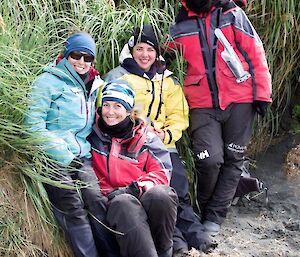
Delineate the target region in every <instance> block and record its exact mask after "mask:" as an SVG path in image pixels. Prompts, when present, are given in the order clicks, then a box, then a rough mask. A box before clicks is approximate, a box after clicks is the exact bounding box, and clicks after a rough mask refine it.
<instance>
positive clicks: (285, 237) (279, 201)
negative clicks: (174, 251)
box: [193, 133, 300, 257]
mask: <svg viewBox="0 0 300 257" xmlns="http://www.w3.org/2000/svg"><path fill="white" fill-rule="evenodd" d="M296 146H299V148H294V150H295V149H296V150H297V149H298V150H297V151H294V153H295V154H294V155H293V156H292V160H293V163H292V165H291V166H290V167H292V169H291V171H290V174H287V173H286V171H285V167H286V158H287V154H288V152H290V151H291V149H292V148H293V147H296ZM299 150H300V134H299V133H298V134H296V135H287V136H284V137H283V138H282V139H281V140H280V141H279V142H277V143H276V144H274V145H272V146H270V148H269V149H268V150H267V152H266V153H265V154H263V155H261V156H260V157H259V158H257V159H256V166H257V168H256V170H252V171H251V173H252V174H253V175H254V176H257V177H258V178H260V179H262V180H263V181H265V183H267V184H268V186H269V193H268V195H269V203H268V205H267V204H266V202H265V196H264V195H263V194H261V195H259V196H257V197H255V198H254V199H252V200H251V201H248V200H247V199H243V201H239V202H238V204H237V205H236V206H232V207H231V209H230V212H229V213H228V218H227V219H226V221H225V223H224V224H223V225H222V228H221V232H220V234H219V235H217V236H216V237H215V240H216V241H217V242H218V246H217V247H216V249H214V250H213V251H212V252H211V253H208V254H201V256H203V257H208V256H214V257H216V256H230V257H238V256H242V257H263V256H268V257H277V256H285V257H296V256H300V158H299V157H300V151H299ZM193 256H199V253H198V254H196V253H195V254H194V255H193Z"/></svg>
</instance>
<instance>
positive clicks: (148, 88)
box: [98, 45, 189, 151]
mask: <svg viewBox="0 0 300 257" xmlns="http://www.w3.org/2000/svg"><path fill="white" fill-rule="evenodd" d="M124 52H126V53H125V54H124ZM124 56H125V57H124ZM124 58H132V56H131V54H130V52H129V50H128V47H127V45H125V47H124V48H123V50H122V53H121V55H120V62H121V63H122V61H123V59H124ZM171 75H172V72H170V71H169V70H165V71H164V72H163V74H158V73H156V74H155V75H154V77H153V78H152V79H149V78H148V77H147V75H145V74H144V76H143V77H142V76H139V75H135V74H133V73H129V72H128V71H127V70H126V69H125V68H123V67H122V66H118V67H116V68H114V69H113V70H111V71H110V72H108V73H107V74H106V75H105V76H104V78H103V79H104V80H105V81H106V82H108V81H111V80H115V79H122V80H126V81H127V82H128V83H129V84H130V86H131V87H132V88H133V90H134V91H135V93H136V97H135V105H136V106H138V107H140V108H141V110H142V115H143V116H144V117H145V118H146V119H150V120H151V122H152V124H153V125H154V127H155V128H160V129H163V130H164V132H165V138H164V144H165V145H166V147H167V148H169V151H174V150H176V146H175V142H176V141H178V140H179V139H180V138H181V136H182V131H184V130H185V129H186V128H187V127H188V125H189V123H188V105H187V102H186V99H185V96H184V94H183V91H182V87H181V85H180V84H179V83H178V82H177V81H176V80H175V79H174V78H173V77H172V76H171ZM98 105H100V102H99V99H98Z"/></svg>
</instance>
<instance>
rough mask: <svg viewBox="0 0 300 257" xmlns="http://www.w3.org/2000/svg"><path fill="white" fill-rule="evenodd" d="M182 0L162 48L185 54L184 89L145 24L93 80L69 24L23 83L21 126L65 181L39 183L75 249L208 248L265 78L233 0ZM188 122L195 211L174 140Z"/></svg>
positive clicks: (80, 37)
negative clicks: (60, 45)
mask: <svg viewBox="0 0 300 257" xmlns="http://www.w3.org/2000/svg"><path fill="white" fill-rule="evenodd" d="M181 3H182V8H181V10H180V12H179V14H178V16H177V18H176V23H175V24H174V25H173V26H171V28H170V34H171V36H172V39H173V41H172V42H170V43H169V45H168V47H169V48H174V49H178V50H180V51H182V53H183V57H184V59H185V60H186V62H187V71H186V77H185V81H184V91H183V90H182V87H181V85H180V84H179V83H178V81H177V80H176V79H175V78H174V77H173V76H172V72H171V71H169V70H168V69H167V68H166V65H165V62H164V61H163V57H162V56H161V55H162V54H161V52H162V49H161V47H160V42H159V38H158V32H157V31H156V30H155V29H154V27H153V26H152V25H151V24H145V25H143V26H142V27H137V28H135V29H134V31H133V33H132V36H131V37H130V38H129V39H128V42H127V43H126V44H125V46H124V47H123V50H122V52H121V53H120V65H119V66H118V67H116V68H114V69H113V70H111V71H110V72H108V73H107V74H105V75H104V76H102V78H100V76H99V72H98V71H97V70H96V69H95V68H94V67H93V63H94V61H95V59H96V52H97V51H96V44H95V42H94V40H93V38H92V37H91V35H89V34H87V33H85V32H77V33H74V34H72V35H71V36H70V37H69V38H68V39H67V40H66V42H65V46H64V51H63V53H62V54H61V55H59V57H58V58H57V59H56V60H55V61H54V62H53V63H51V64H49V65H48V66H47V67H46V68H45V69H44V71H43V73H42V74H41V75H39V76H38V77H37V79H36V80H35V81H34V83H33V86H32V91H31V93H30V95H29V102H28V114H27V116H26V125H27V126H28V130H29V131H30V132H31V133H33V134H34V135H37V136H41V137H42V138H43V141H42V142H41V145H40V147H42V149H43V150H44V151H45V153H46V154H47V155H48V157H49V158H50V159H52V160H53V170H55V172H53V173H52V174H51V179H52V180H53V181H56V182H58V183H59V184H60V185H65V186H56V185H55V183H51V184H45V189H46V191H47V194H48V196H49V200H50V202H51V204H52V207H53V213H54V216H55V217H56V219H57V221H58V223H59V224H60V226H61V228H62V229H63V231H64V234H65V236H66V239H67V240H68V242H69V244H70V247H71V249H72V251H73V253H74V256H76V257H79V256H80V257H83V256H88V257H100V256H107V257H140V256H145V257H148V256H149V257H172V256H173V257H180V256H186V254H187V253H188V251H189V249H191V248H192V247H193V248H196V249H198V250H200V251H207V250H208V249H209V248H210V247H212V245H213V240H212V238H211V236H214V235H216V234H217V233H219V231H220V226H221V224H222V222H223V221H224V219H225V217H226V214H227V211H228V209H229V207H230V204H231V201H232V199H233V197H234V194H235V190H236V188H237V185H238V182H239V178H240V175H241V172H242V165H243V158H244V153H245V151H246V148H247V144H248V143H249V140H250V136H251V130H252V123H253V120H254V116H255V112H258V113H259V114H260V115H264V114H265V112H266V109H267V105H268V103H270V102H271V76H270V73H269V70H268V66H267V62H266V58H265V53H264V49H263V45H262V43H261V41H260V39H259V37H258V35H257V33H256V32H255V30H254V28H253V26H252V25H251V23H250V22H249V20H248V19H247V17H246V15H245V13H244V12H243V10H242V9H241V8H240V7H238V6H237V5H235V3H234V2H233V1H230V0H223V1H213V0H212V1H210V0H206V1H200V0H198V1H195V0H187V1H185V0H182V1H181ZM224 38H225V41H226V42H224ZM164 50H166V49H164ZM226 51H229V52H230V51H233V52H230V54H229V55H228V54H227V52H226ZM226 54H227V55H226ZM233 57H235V58H236V59H235V60H233V59H232V58H233ZM234 61H235V62H234ZM102 79H103V80H104V81H103V80H102ZM187 128H188V129H189V133H190V138H191V144H192V150H193V153H194V157H195V164H196V170H197V174H196V175H197V201H198V203H199V206H200V210H198V211H197V212H198V215H196V214H195V212H194V209H193V207H192V206H191V204H190V199H189V183H188V178H187V174H186V171H185V167H184V165H183V163H182V160H181V159H180V156H179V153H178V151H177V149H176V142H177V141H178V140H179V139H180V138H181V136H182V133H183V131H184V130H185V129H187ZM78 184H79V187H78ZM78 188H79V190H78Z"/></svg>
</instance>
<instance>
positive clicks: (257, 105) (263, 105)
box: [253, 101, 269, 117]
mask: <svg viewBox="0 0 300 257" xmlns="http://www.w3.org/2000/svg"><path fill="white" fill-rule="evenodd" d="M268 104H269V103H268V102H264V101H254V102H253V108H254V110H255V111H256V112H257V113H258V114H259V115H261V117H265V115H266V112H267V109H268Z"/></svg>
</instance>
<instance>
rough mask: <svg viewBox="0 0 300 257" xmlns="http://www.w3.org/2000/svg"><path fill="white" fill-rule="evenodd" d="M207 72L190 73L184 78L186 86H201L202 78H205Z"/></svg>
mask: <svg viewBox="0 0 300 257" xmlns="http://www.w3.org/2000/svg"><path fill="white" fill-rule="evenodd" d="M205 76H206V74H200V75H188V76H186V77H185V79H184V86H186V87H188V86H201V80H203V79H204V77H205Z"/></svg>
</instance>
